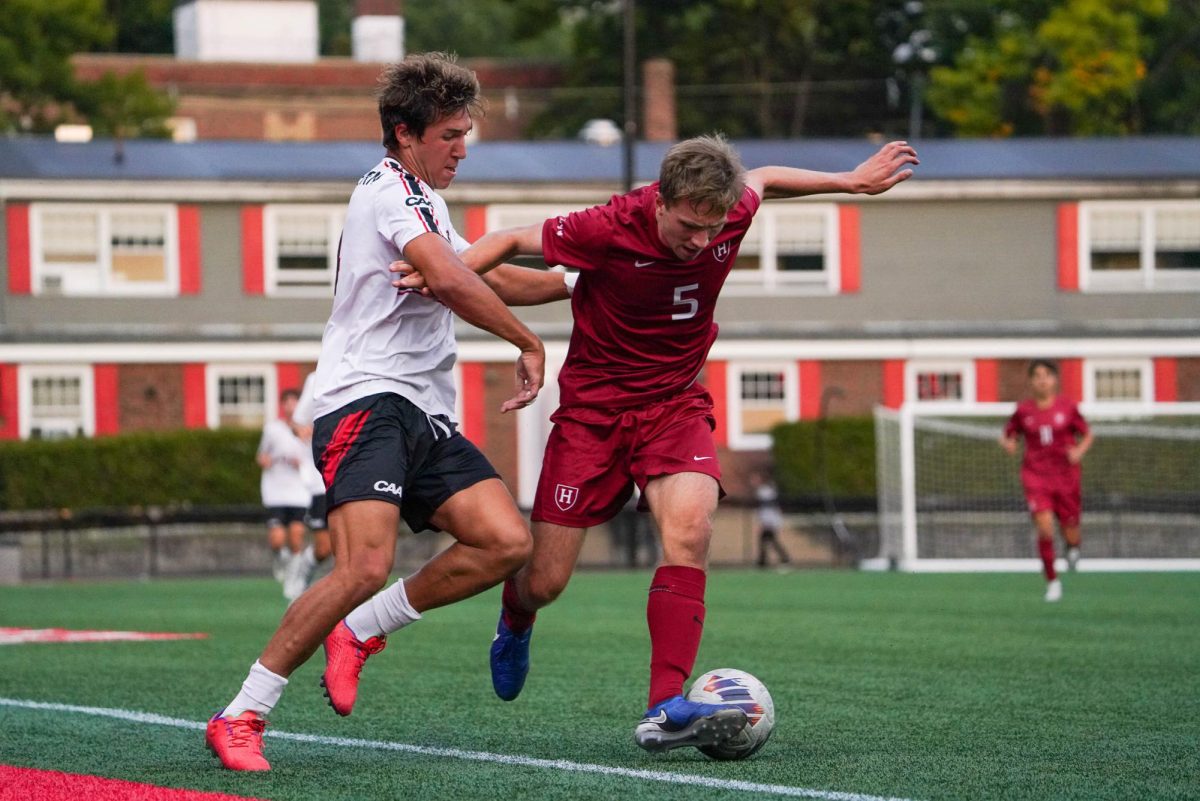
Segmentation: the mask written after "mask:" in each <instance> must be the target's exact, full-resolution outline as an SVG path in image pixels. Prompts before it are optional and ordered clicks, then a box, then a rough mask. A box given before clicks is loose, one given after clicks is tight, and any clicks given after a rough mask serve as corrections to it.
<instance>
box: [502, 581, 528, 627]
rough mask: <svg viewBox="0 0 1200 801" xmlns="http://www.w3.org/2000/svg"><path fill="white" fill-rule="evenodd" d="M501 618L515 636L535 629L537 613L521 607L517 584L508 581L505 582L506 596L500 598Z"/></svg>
mask: <svg viewBox="0 0 1200 801" xmlns="http://www.w3.org/2000/svg"><path fill="white" fill-rule="evenodd" d="M500 616H501V618H502V619H503V620H504V625H506V626H508V630H509V631H511V632H512V633H513V634H521V633H523V632H526V631H529V629H531V628H532V627H533V621H534V618H536V617H537V612H530V611H529V610H528V609H526V608H525V607H524V606H522V605H521V596H520V595H518V594H517V582H516V581H514V580H513V579H511V578H510V579H507V580H505V582H504V594H503V595H501V596H500Z"/></svg>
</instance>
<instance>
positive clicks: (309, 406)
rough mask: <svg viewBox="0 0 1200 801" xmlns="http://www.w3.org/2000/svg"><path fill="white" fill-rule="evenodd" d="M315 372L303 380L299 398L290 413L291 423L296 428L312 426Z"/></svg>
mask: <svg viewBox="0 0 1200 801" xmlns="http://www.w3.org/2000/svg"><path fill="white" fill-rule="evenodd" d="M315 375H316V373H315V372H312V373H309V374H308V377H307V378H305V379H304V388H303V389H301V390H300V398H299V399H298V400H297V401H296V410H295V411H294V412H292V422H293V423H295V424H296V425H298V426H305V427H306V428H310V427H312V424H313V385H314V384H315V383H316V382H315V381H314V380H313V377H314V376H315Z"/></svg>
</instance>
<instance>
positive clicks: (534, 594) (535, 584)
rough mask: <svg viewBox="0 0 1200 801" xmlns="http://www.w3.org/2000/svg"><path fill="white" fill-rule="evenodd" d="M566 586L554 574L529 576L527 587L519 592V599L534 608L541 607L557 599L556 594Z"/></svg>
mask: <svg viewBox="0 0 1200 801" xmlns="http://www.w3.org/2000/svg"><path fill="white" fill-rule="evenodd" d="M566 587H567V583H566V581H562V580H559V579H558V578H557V577H555V576H546V575H542V576H531V577H530V580H529V584H528V587H527V588H526V590H525V592H523V593H522V594H521V600H522V601H525V602H526V603H528V604H530V605H531V606H533V608H534V609H541V608H542V607H543V606H549V605H550V604H552V603H554V602H555V601H557V600H558V596H560V595H562V592H563V590H565V589H566Z"/></svg>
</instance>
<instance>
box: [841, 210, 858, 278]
mask: <svg viewBox="0 0 1200 801" xmlns="http://www.w3.org/2000/svg"><path fill="white" fill-rule="evenodd" d="M859 216H860V215H859V208H858V206H852V205H843V206H838V249H839V250H840V252H841V262H842V263H841V264H840V265H839V269H840V270H841V292H842V294H844V295H847V294H853V293H855V292H858V291H859V290H860V289H862V255H861V245H860V240H859Z"/></svg>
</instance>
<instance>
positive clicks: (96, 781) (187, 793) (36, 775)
mask: <svg viewBox="0 0 1200 801" xmlns="http://www.w3.org/2000/svg"><path fill="white" fill-rule="evenodd" d="M18 798H20V799H37V801H79V799H81V798H86V799H89V801H127V800H128V799H137V801H247V799H248V796H243V795H227V794H225V793H206V792H202V791H199V790H180V789H178V788H175V787H158V786H156V785H153V784H142V783H141V782H128V781H123V780H121V779H105V778H103V777H101V776H84V775H81V774H78V773H61V772H59V771H57V770H35V769H33V768H14V767H9V766H8V765H0V801H8V800H9V799H13V800H14V801H15V799H18Z"/></svg>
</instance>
